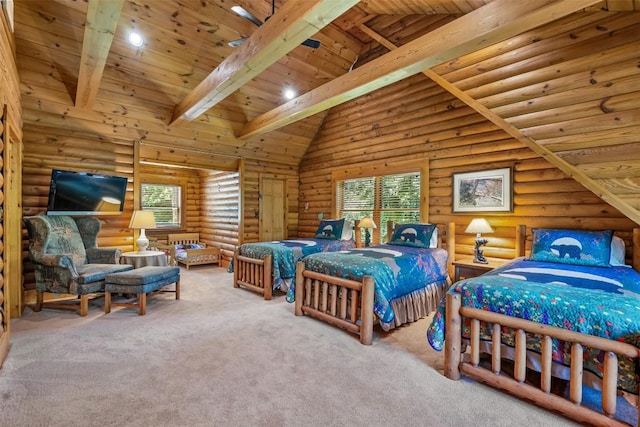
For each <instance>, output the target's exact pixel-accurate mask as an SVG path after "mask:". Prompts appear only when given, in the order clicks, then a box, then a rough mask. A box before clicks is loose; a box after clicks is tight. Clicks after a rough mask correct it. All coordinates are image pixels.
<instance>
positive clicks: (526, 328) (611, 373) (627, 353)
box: [444, 293, 640, 426]
mask: <svg viewBox="0 0 640 427" xmlns="http://www.w3.org/2000/svg"><path fill="white" fill-rule="evenodd" d="M463 318H465V319H469V320H470V321H471V337H470V339H469V342H470V354H469V355H466V354H465V356H467V357H465V359H469V360H463V357H462V319H463ZM445 321H446V325H445V333H446V338H445V372H444V373H445V375H446V376H447V377H448V378H450V379H454V380H457V379H459V378H460V376H461V373H464V374H465V375H466V376H468V377H470V378H473V379H475V380H478V381H481V382H483V383H486V384H488V385H490V386H492V387H495V388H498V389H501V390H504V391H507V392H509V393H511V394H513V395H516V396H518V397H522V398H524V399H527V400H531V401H533V402H534V403H536V404H537V405H539V406H541V407H544V408H547V409H552V410H554V411H558V412H560V413H562V414H564V415H566V416H568V417H569V418H572V419H574V420H576V421H579V422H582V423H586V424H590V425H620V426H626V425H628V424H626V423H624V422H621V421H618V420H616V419H614V418H613V417H614V415H615V413H616V398H617V383H618V357H629V358H633V359H638V358H639V356H640V350H639V349H638V348H637V347H635V346H633V345H630V344H626V343H622V342H619V341H613V340H607V339H605V338H600V337H595V336H592V335H584V334H580V333H578V332H573V331H568V330H565V329H561V328H556V327H552V326H548V325H543V324H539V323H535V322H531V321H528V320H524V319H519V318H514V317H510V316H505V315H502V314H498V313H492V312H488V311H485V310H478V309H474V308H469V307H462V304H461V296H460V294H457V293H449V294H447V307H446V320H445ZM480 322H486V323H488V324H490V325H492V343H491V353H492V356H491V365H492V366H491V369H490V370H489V369H486V368H483V367H481V366H480ZM503 326H504V327H509V328H512V329H514V330H515V331H516V343H515V360H514V373H513V378H509V377H508V376H506V375H505V373H504V372H503V371H502V370H501V365H500V364H501V358H500V346H501V335H500V334H501V328H502V327H503ZM527 334H533V335H536V336H538V337H540V339H541V340H542V353H541V355H540V358H541V360H542V369H541V373H540V387H539V388H538V387H535V386H532V385H529V384H527V383H525V382H524V380H525V375H526V353H527V349H526V335H527ZM552 338H555V339H558V340H561V341H564V342H567V343H571V367H570V381H569V398H568V399H565V398H564V397H561V396H558V395H556V394H552V393H550V389H551V369H552V363H553V362H552V358H551V340H552ZM584 347H590V348H595V349H598V350H601V351H603V353H604V355H605V357H604V361H603V367H604V369H603V378H602V402H601V405H602V411H603V413H599V412H597V411H594V410H592V409H589V408H586V407H584V406H580V403H581V401H582V368H583V358H582V352H583V348H584ZM639 422H640V421H639Z"/></svg>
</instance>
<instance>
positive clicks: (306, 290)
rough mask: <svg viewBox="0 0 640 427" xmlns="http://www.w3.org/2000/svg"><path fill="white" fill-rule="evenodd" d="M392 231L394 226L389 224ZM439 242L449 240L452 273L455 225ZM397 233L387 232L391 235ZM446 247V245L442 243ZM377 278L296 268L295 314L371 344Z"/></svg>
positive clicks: (448, 247)
mask: <svg viewBox="0 0 640 427" xmlns="http://www.w3.org/2000/svg"><path fill="white" fill-rule="evenodd" d="M389 228H390V229H392V228H393V226H392V225H389ZM438 233H439V240H440V242H442V240H443V237H445V238H446V248H447V252H448V254H449V261H448V266H447V267H448V270H449V271H451V263H452V262H453V261H452V260H453V253H454V250H455V238H454V237H453V236H455V224H454V223H450V224H448V226H447V228H446V230H445V229H444V227H443V228H442V229H440V228H439V229H438ZM392 234H393V233H392V232H391V230H390V231H388V232H387V236H391V235H392ZM438 246H442V244H438ZM374 286H375V284H374V279H373V277H371V276H364V277H363V278H362V281H357V280H347V279H342V278H339V277H333V276H329V275H326V274H322V273H317V272H315V271H310V270H305V265H304V262H298V264H297V267H296V288H295V311H294V312H295V315H296V316H302V315H303V314H306V315H308V316H310V317H313V318H316V319H318V320H321V321H323V322H326V323H329V324H331V325H334V326H337V327H339V328H342V329H346V330H348V331H350V332H353V333H355V334H357V335H359V336H360V342H361V343H362V344H364V345H371V343H372V341H373V325H374V313H373V302H374V298H373V295H374Z"/></svg>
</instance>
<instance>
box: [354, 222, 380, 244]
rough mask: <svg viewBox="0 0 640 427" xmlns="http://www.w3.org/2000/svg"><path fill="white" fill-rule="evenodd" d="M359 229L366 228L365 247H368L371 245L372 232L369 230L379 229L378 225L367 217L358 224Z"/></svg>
mask: <svg viewBox="0 0 640 427" xmlns="http://www.w3.org/2000/svg"><path fill="white" fill-rule="evenodd" d="M358 227H360V228H364V246H365V247H368V246H369V244H370V243H371V231H369V230H371V229H372V228H377V227H376V223H375V222H373V220H372V219H371V217H369V216H365V217H364V218H362V219H361V220H360V222H359V223H358Z"/></svg>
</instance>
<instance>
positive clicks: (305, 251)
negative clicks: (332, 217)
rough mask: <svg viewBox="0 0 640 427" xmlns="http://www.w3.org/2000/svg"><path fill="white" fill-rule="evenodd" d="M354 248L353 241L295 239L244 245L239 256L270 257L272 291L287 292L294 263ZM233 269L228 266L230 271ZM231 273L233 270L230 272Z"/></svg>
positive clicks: (294, 266) (294, 267)
mask: <svg viewBox="0 0 640 427" xmlns="http://www.w3.org/2000/svg"><path fill="white" fill-rule="evenodd" d="M353 247H355V241H354V240H331V239H315V238H309V239H295V240H276V241H272V242H258V243H245V244H244V245H241V246H240V249H239V252H240V255H242V256H246V257H250V258H255V259H264V258H265V257H266V256H267V255H271V256H272V264H273V265H272V273H273V290H278V289H282V290H284V291H286V290H287V287H286V283H285V281H287V280H289V279H293V278H294V277H295V275H296V263H297V262H298V260H300V259H301V258H302V257H304V256H307V255H309V254H314V253H318V252H330V251H341V250H345V249H350V248H353ZM232 268H233V267H232V266H230V269H232ZM231 271H233V270H231Z"/></svg>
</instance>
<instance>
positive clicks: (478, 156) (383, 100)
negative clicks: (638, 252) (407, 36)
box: [299, 12, 640, 258]
mask: <svg viewBox="0 0 640 427" xmlns="http://www.w3.org/2000/svg"><path fill="white" fill-rule="evenodd" d="M639 26H640V14H638V13H623V14H615V13H614V14H612V13H608V12H594V13H579V14H574V15H571V16H569V17H567V18H563V19H561V20H559V21H558V22H554V23H552V24H549V25H545V26H542V27H540V28H537V29H535V30H532V31H529V32H527V33H524V34H522V35H520V36H518V37H514V38H511V39H509V40H507V41H505V42H501V43H498V44H496V45H494V46H491V47H488V48H485V49H482V50H479V51H478V52H475V53H473V54H469V55H465V56H461V57H459V58H456V59H455V60H452V61H450V62H446V63H443V64H441V65H439V66H436V67H434V68H433V69H432V70H427V72H425V73H424V74H425V75H429V76H431V77H434V78H435V79H436V81H438V84H435V83H434V81H433V80H432V79H430V78H427V77H426V76H425V75H423V74H418V75H416V76H414V77H412V78H410V79H407V80H404V81H401V82H399V83H396V84H394V85H393V86H390V87H386V88H384V89H381V90H378V91H376V92H373V93H370V94H369V95H365V96H362V97H360V98H358V99H355V100H353V101H351V102H349V103H346V104H343V105H341V106H338V107H335V108H333V109H332V110H331V111H330V113H329V115H328V117H327V118H326V119H325V121H324V123H323V126H322V128H321V130H320V132H319V133H318V135H317V137H316V139H315V140H314V141H313V142H312V144H311V146H310V147H309V149H308V150H307V153H306V155H305V158H304V160H303V161H302V163H301V166H300V179H301V184H300V192H301V193H300V194H301V196H300V202H299V210H300V212H301V216H300V224H301V234H302V235H306V236H308V235H310V234H311V233H313V231H314V228H313V227H312V226H306V224H312V220H313V218H314V217H315V215H316V214H317V213H318V211H319V210H326V209H328V208H329V206H331V203H332V200H331V175H332V173H334V172H335V171H341V175H344V171H348V170H349V169H353V168H357V167H359V166H360V165H362V164H369V165H375V164H378V165H380V166H381V167H383V166H384V165H393V164H394V163H396V162H399V161H402V160H406V159H412V158H417V157H421V156H425V157H426V158H428V159H429V167H430V172H429V177H430V178H429V179H430V185H429V219H430V221H431V222H435V223H446V222H449V221H455V222H456V224H457V227H456V235H457V239H456V242H457V249H456V252H457V253H458V254H471V253H472V250H473V241H474V236H472V235H466V234H464V228H465V227H466V225H467V224H468V222H469V221H470V219H471V218H472V217H473V216H476V215H467V214H459V213H454V212H453V210H452V175H453V174H454V173H458V172H472V171H481V170H487V169H494V168H499V167H512V168H513V170H514V185H513V200H514V211H513V212H512V213H508V214H492V213H486V214H485V213H482V216H483V217H485V218H487V219H488V220H489V221H490V223H491V224H492V225H493V226H494V227H497V229H496V233H494V234H493V235H487V236H485V237H488V238H489V239H490V243H489V245H488V246H487V248H486V250H485V254H487V255H489V256H493V257H500V258H503V257H504V258H511V257H512V256H513V254H514V237H513V236H514V234H515V231H514V230H515V226H516V225H518V224H526V225H528V226H537V227H562V228H583V229H603V228H613V229H616V230H622V232H623V234H624V236H626V237H627V241H628V242H629V241H630V237H629V236H630V233H631V229H632V228H633V227H634V226H637V224H636V223H635V222H634V221H632V220H630V219H628V218H627V216H625V215H623V214H622V213H621V212H620V211H619V210H618V209H616V208H613V207H612V206H611V205H610V204H608V203H606V202H605V201H603V200H602V199H601V198H599V197H598V196H596V195H595V194H594V192H593V191H595V190H594V188H604V189H605V190H610V191H611V192H612V193H615V194H613V196H614V198H616V199H617V201H619V202H622V203H620V205H621V206H625V205H626V204H628V205H631V209H627V211H629V212H631V213H634V209H635V208H634V207H636V206H637V204H638V200H640V199H638V194H640V184H639V182H640V176H639V175H640V174H639V173H638V170H639V168H638V166H639V165H640V150H638V143H639V142H640V137H639V135H640V126H639V125H638V121H637V120H635V119H634V117H637V115H638V112H639V111H640V104H639V100H640V97H638V92H637V88H638V82H640V80H639V79H640V69H639V68H638V58H637V52H638V41H639V40H640V31H638V29H639V28H640V27H639ZM407 31H409V30H407ZM392 48H393V47H392V46H388V48H387V49H385V48H382V47H378V48H377V49H372V50H371V51H369V52H367V53H365V54H363V55H361V57H360V59H359V62H360V64H357V65H358V66H360V65H362V64H363V63H366V62H368V61H371V60H374V59H375V58H377V57H379V56H380V55H383V54H384V53H386V52H387V51H388V49H392ZM443 88H445V89H446V90H444V89H443ZM451 93H456V94H458V96H457V97H456V96H454V95H452V94H451ZM463 101H464V102H463ZM468 105H469V106H471V107H473V108H469V107H468ZM476 111H480V112H483V115H480V114H478V113H476ZM485 117H487V118H489V119H496V118H497V119H501V120H493V121H489V120H488V119H486V118H485ZM494 123H495V124H494ZM347 144H348V149H345V147H346V146H347ZM540 153H542V154H543V155H544V157H542V156H541V155H540ZM563 164H565V165H568V166H569V167H568V168H566V167H563V169H562V170H561V169H559V166H558V165H563ZM567 170H568V171H569V173H567V172H566V171H567ZM577 181H580V182H584V183H585V185H587V186H589V190H587V188H585V186H583V185H582V184H580V183H578V182H577ZM598 185H601V186H602V187H598ZM596 193H598V191H596ZM603 193H604V191H601V192H599V194H603ZM610 196H611V195H609V196H607V197H610ZM610 198H611V197H610ZM307 201H311V202H312V203H310V207H311V208H310V209H309V210H308V211H306V212H304V210H303V207H304V205H305V202H307ZM316 205H317V207H316ZM477 216H480V214H478V215H477ZM303 224H304V228H303ZM374 237H375V235H374Z"/></svg>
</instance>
